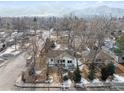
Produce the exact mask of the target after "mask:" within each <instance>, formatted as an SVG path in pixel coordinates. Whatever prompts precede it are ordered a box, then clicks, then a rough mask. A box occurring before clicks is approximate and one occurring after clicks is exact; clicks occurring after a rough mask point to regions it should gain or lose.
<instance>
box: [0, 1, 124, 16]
mask: <svg viewBox="0 0 124 93" xmlns="http://www.w3.org/2000/svg"><path fill="white" fill-rule="evenodd" d="M123 5H124V2H123V1H0V16H63V15H67V14H69V13H71V12H73V11H77V10H80V11H81V10H83V9H85V8H92V7H93V8H95V7H99V6H108V7H110V8H120V9H124V6H123Z"/></svg>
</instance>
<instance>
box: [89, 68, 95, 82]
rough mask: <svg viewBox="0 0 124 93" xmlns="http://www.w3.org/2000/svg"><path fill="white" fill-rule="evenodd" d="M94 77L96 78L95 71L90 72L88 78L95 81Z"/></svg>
mask: <svg viewBox="0 0 124 93" xmlns="http://www.w3.org/2000/svg"><path fill="white" fill-rule="evenodd" d="M94 76H95V72H94V70H93V69H91V70H90V72H89V75H88V78H89V79H90V80H93V79H94Z"/></svg>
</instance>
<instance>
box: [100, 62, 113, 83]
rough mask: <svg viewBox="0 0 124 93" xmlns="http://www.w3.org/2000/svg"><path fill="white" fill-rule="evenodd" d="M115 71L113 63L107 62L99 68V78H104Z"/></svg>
mask: <svg viewBox="0 0 124 93" xmlns="http://www.w3.org/2000/svg"><path fill="white" fill-rule="evenodd" d="M114 73H115V66H114V64H113V63H109V64H107V66H105V67H103V68H102V69H101V74H102V76H101V79H102V80H104V81H105V80H106V79H107V78H108V77H109V76H112V75H113V74H114Z"/></svg>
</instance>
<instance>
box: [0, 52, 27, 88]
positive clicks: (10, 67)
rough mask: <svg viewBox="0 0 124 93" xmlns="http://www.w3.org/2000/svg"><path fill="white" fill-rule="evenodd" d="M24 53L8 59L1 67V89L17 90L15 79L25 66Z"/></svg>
mask: <svg viewBox="0 0 124 93" xmlns="http://www.w3.org/2000/svg"><path fill="white" fill-rule="evenodd" d="M23 55H24V54H20V55H19V56H17V57H15V58H12V59H10V60H8V62H7V63H6V64H5V65H3V66H2V67H0V90H15V87H14V84H15V81H16V79H17V77H18V75H19V74H20V72H21V71H22V69H23V68H24V66H25V60H24V57H23Z"/></svg>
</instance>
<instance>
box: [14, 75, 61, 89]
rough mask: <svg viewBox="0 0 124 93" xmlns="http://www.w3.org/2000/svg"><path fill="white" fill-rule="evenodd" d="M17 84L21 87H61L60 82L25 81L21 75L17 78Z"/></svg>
mask: <svg viewBox="0 0 124 93" xmlns="http://www.w3.org/2000/svg"><path fill="white" fill-rule="evenodd" d="M15 86H17V87H21V88H49V87H50V88H61V84H60V83H51V84H48V83H35V84H34V83H24V82H22V80H21V76H19V78H18V79H17V81H16V83H15Z"/></svg>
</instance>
